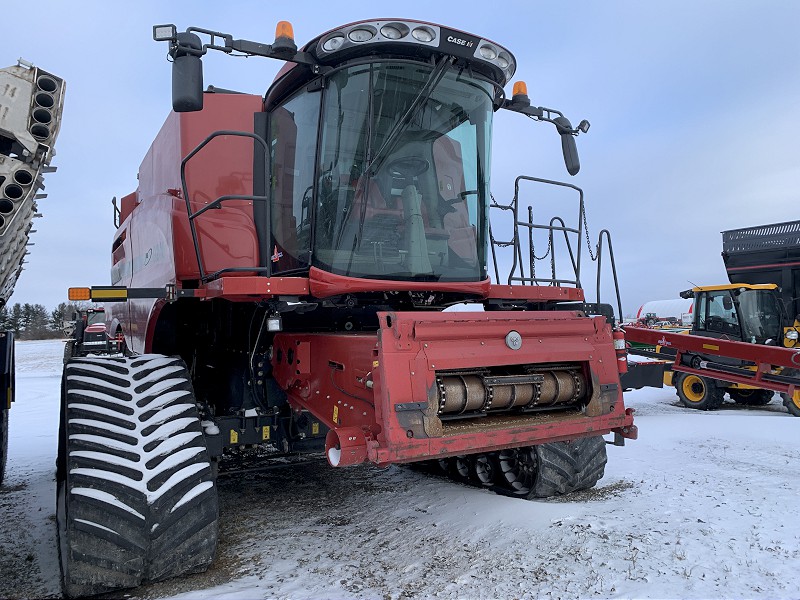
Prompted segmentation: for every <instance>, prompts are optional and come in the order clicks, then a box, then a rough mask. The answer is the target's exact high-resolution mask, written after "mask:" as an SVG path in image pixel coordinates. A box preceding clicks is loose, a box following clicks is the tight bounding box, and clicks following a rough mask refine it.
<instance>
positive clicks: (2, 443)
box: [0, 406, 8, 485]
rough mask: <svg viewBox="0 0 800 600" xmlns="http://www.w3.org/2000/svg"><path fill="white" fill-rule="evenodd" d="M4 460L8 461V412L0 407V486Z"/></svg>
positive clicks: (3, 474)
mask: <svg viewBox="0 0 800 600" xmlns="http://www.w3.org/2000/svg"><path fill="white" fill-rule="evenodd" d="M6 460H8V410H7V409H6V407H5V406H2V407H0V485H3V478H4V477H5V475H6Z"/></svg>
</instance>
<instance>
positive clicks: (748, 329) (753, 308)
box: [738, 290, 781, 344]
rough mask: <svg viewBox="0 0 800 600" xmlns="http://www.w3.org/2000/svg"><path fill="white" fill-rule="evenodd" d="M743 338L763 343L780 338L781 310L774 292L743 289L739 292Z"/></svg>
mask: <svg viewBox="0 0 800 600" xmlns="http://www.w3.org/2000/svg"><path fill="white" fill-rule="evenodd" d="M738 304H739V311H740V313H741V317H742V327H743V328H744V331H743V334H744V335H743V340H744V341H755V342H756V343H762V344H763V343H764V342H765V341H766V340H769V339H771V340H779V339H780V338H781V311H780V307H779V305H778V301H777V298H776V297H775V294H773V293H772V292H768V291H763V290H745V291H744V292H742V293H741V294H739V302H738Z"/></svg>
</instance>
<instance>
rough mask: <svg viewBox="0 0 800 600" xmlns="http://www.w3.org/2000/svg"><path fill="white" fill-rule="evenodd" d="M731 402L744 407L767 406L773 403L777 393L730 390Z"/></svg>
mask: <svg viewBox="0 0 800 600" xmlns="http://www.w3.org/2000/svg"><path fill="white" fill-rule="evenodd" d="M728 394H730V397H731V400H733V401H734V402H736V404H741V405H743V406H766V405H767V404H769V403H770V402H772V396H774V395H775V392H773V391H771V390H748V389H738V388H733V389H729V390H728Z"/></svg>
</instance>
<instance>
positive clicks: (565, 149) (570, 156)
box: [553, 117, 588, 175]
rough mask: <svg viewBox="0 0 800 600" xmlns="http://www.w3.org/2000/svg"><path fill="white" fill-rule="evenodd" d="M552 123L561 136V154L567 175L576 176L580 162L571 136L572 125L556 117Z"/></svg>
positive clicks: (565, 119) (573, 138)
mask: <svg viewBox="0 0 800 600" xmlns="http://www.w3.org/2000/svg"><path fill="white" fill-rule="evenodd" d="M553 123H554V124H555V126H556V129H558V133H559V135H561V152H562V153H563V154H564V165H565V166H566V167H567V173H569V174H570V175H577V174H578V171H580V170H581V161H580V159H579V158H578V146H577V144H576V143H575V136H574V135H572V123H570V122H569V119H567V118H566V117H556V118H555V119H553ZM587 129H588V127H587Z"/></svg>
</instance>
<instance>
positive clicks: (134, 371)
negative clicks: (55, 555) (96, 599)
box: [56, 355, 218, 597]
mask: <svg viewBox="0 0 800 600" xmlns="http://www.w3.org/2000/svg"><path fill="white" fill-rule="evenodd" d="M217 514H218V500H217V491H216V486H215V482H214V479H213V474H212V469H211V464H210V461H209V457H208V451H207V449H206V445H205V440H204V438H203V432H202V428H201V425H200V419H199V417H198V414H197V408H196V406H195V399H194V394H193V393H192V388H191V384H190V382H189V379H188V375H187V372H186V367H185V365H184V364H183V362H182V361H181V360H180V359H177V358H169V357H166V356H159V355H147V356H136V357H129V358H110V357H91V358H88V357H87V358H75V359H72V360H70V361H69V362H68V363H67V364H66V366H65V369H64V377H63V379H62V414H61V433H60V437H59V455H58V464H57V511H56V517H57V522H58V535H59V551H60V552H59V554H60V563H61V574H62V584H63V591H64V593H65V595H67V596H68V597H77V596H85V595H93V594H99V593H103V592H108V591H111V590H116V589H122V588H129V587H135V586H138V585H140V584H142V583H148V582H153V581H159V580H162V579H167V578H170V577H175V576H177V575H181V574H185V573H191V572H198V571H202V570H205V569H206V568H207V567H208V566H209V564H211V561H212V560H213V558H214V552H215V549H216V543H217Z"/></svg>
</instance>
